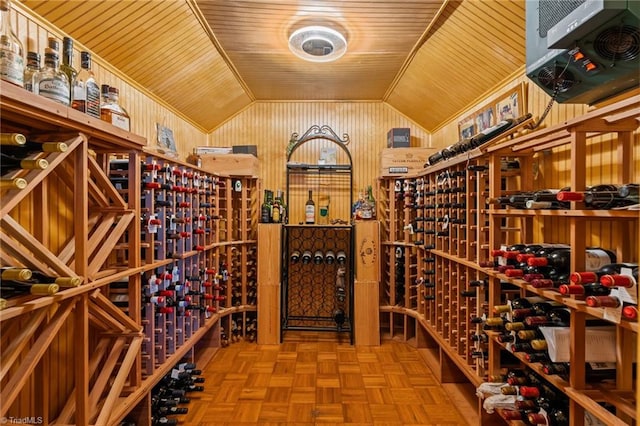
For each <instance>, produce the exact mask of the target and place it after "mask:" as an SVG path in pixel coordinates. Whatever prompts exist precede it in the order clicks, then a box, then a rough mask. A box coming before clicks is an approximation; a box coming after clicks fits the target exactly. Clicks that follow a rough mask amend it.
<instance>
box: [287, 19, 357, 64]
mask: <svg viewBox="0 0 640 426" xmlns="http://www.w3.org/2000/svg"><path fill="white" fill-rule="evenodd" d="M289 49H290V50H291V52H293V54H294V55H296V56H297V57H299V58H302V59H304V60H306V61H311V62H331V61H335V60H336V59H338V58H340V57H341V56H342V55H344V54H345V52H346V51H347V40H346V39H345V38H344V36H343V35H342V34H340V33H339V32H338V31H336V30H334V29H331V28H328V27H323V26H318V25H314V26H310V27H303V28H300V29H299V30H296V31H294V32H293V34H291V36H290V37H289Z"/></svg>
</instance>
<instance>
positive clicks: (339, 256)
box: [336, 250, 347, 265]
mask: <svg viewBox="0 0 640 426" xmlns="http://www.w3.org/2000/svg"><path fill="white" fill-rule="evenodd" d="M336 260H337V261H338V265H344V264H345V263H347V254H346V253H345V252H344V251H343V250H340V251H338V253H337V254H336Z"/></svg>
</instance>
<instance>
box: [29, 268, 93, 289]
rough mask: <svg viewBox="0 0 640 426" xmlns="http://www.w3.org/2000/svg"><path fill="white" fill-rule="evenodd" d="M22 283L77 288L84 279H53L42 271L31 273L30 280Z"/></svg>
mask: <svg viewBox="0 0 640 426" xmlns="http://www.w3.org/2000/svg"><path fill="white" fill-rule="evenodd" d="M20 281H23V282H27V283H30V284H57V285H58V286H60V287H77V286H79V285H80V284H82V279H81V278H79V277H52V276H49V275H45V274H43V273H42V272H40V271H31V278H30V279H28V280H20Z"/></svg>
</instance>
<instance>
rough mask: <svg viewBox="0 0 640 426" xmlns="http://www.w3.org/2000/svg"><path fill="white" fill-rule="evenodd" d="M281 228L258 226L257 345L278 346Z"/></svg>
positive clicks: (274, 225)
mask: <svg viewBox="0 0 640 426" xmlns="http://www.w3.org/2000/svg"><path fill="white" fill-rule="evenodd" d="M282 250H283V248H282V225H280V224H271V223H259V224H258V258H259V259H260V261H259V262H258V344H259V345H277V344H279V343H280V333H281V331H280V327H281V326H280V318H281V310H282V307H281V306H280V301H281V297H280V295H281V277H282V274H281V263H282V260H281V259H282Z"/></svg>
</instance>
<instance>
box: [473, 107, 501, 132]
mask: <svg viewBox="0 0 640 426" xmlns="http://www.w3.org/2000/svg"><path fill="white" fill-rule="evenodd" d="M494 124H496V119H495V113H494V109H493V107H492V106H490V107H486V108H485V109H483V110H481V111H480V112H478V113H477V114H476V133H480V132H481V131H483V130H484V129H488V128H489V127H491V126H493V125H494Z"/></svg>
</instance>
